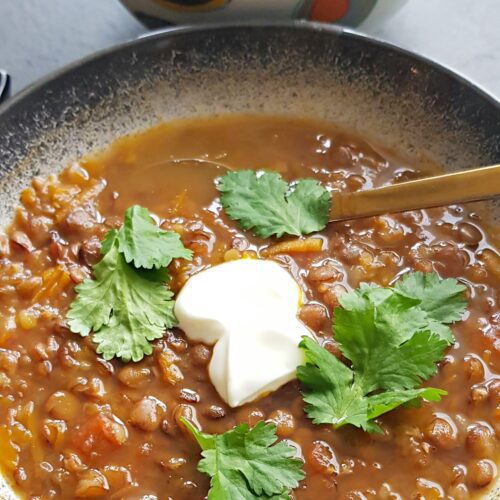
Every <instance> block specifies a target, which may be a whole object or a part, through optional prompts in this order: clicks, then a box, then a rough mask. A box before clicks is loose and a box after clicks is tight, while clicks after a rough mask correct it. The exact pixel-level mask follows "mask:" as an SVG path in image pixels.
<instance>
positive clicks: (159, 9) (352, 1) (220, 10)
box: [121, 0, 406, 28]
mask: <svg viewBox="0 0 500 500" xmlns="http://www.w3.org/2000/svg"><path fill="white" fill-rule="evenodd" d="M121 1H122V2H123V4H125V6H126V7H127V8H128V9H129V10H131V11H132V12H133V13H134V14H135V15H136V16H137V17H138V18H139V19H140V20H141V21H142V22H143V23H144V24H146V25H147V26H149V27H150V28H159V27H161V26H165V25H166V24H192V23H204V22H214V21H216V22H231V21H233V22H234V21H242V20H248V19H261V20H268V21H272V20H284V19H309V20H311V21H320V22H328V23H338V24H342V25H344V26H359V25H360V24H361V23H365V22H366V23H368V22H369V23H370V24H371V23H373V22H378V21H380V20H381V19H383V18H386V17H388V16H389V15H391V14H392V13H394V12H395V11H396V10H398V9H399V8H400V7H401V6H402V5H403V4H404V3H406V0H121Z"/></svg>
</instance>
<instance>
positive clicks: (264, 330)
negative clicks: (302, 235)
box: [175, 259, 311, 408]
mask: <svg viewBox="0 0 500 500" xmlns="http://www.w3.org/2000/svg"><path fill="white" fill-rule="evenodd" d="M301 304H302V291H301V289H300V287H299V285H298V284H297V282H296V281H295V280H294V278H293V277H292V276H291V275H290V274H289V273H288V272H287V271H286V270H285V269H283V268H282V267H281V266H280V265H279V264H277V263H276V262H274V261H270V260H256V259H241V260H235V261H230V262H226V263H224V264H220V265H217V266H214V267H212V268H209V269H206V270H203V271H201V272H199V273H198V274H195V275H194V276H192V277H191V278H190V279H189V280H188V281H187V283H186V284H185V285H184V287H183V288H182V290H181V292H180V293H179V295H178V297H177V300H176V304H175V314H176V316H177V319H178V320H179V327H180V328H181V329H182V330H184V332H185V333H186V335H187V337H188V338H189V339H191V340H194V341H197V342H203V343H205V344H208V345H213V344H215V347H214V350H213V355H212V359H211V361H210V364H209V367H208V371H209V375H210V379H211V381H212V383H213V385H214V386H215V388H216V390H217V392H218V393H219V394H220V396H221V397H222V398H223V399H224V401H226V402H227V404H228V405H229V406H231V407H233V408H234V407H236V406H241V405H243V404H245V403H248V402H249V401H253V400H255V399H257V398H259V397H261V396H263V395H265V394H267V393H269V392H271V391H275V390H276V389H278V388H279V387H281V386H282V385H283V384H285V383H286V382H289V381H290V380H293V379H294V378H295V370H296V368H297V366H298V365H300V364H301V363H302V362H303V356H302V353H301V351H300V349H299V348H298V344H299V342H300V339H301V337H302V336H303V335H309V336H310V335H311V333H310V331H309V329H308V328H307V327H306V326H305V325H304V324H303V323H301V321H300V320H299V319H298V318H297V312H298V309H299V307H300V305H301Z"/></svg>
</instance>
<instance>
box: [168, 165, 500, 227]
mask: <svg viewBox="0 0 500 500" xmlns="http://www.w3.org/2000/svg"><path fill="white" fill-rule="evenodd" d="M166 163H169V164H172V165H175V167H176V168H181V169H185V168H186V169H189V172H190V173H194V170H193V169H199V172H200V175H201V174H202V175H203V176H204V177H205V179H206V178H208V177H212V178H213V179H214V181H215V179H217V178H218V177H220V176H221V175H224V174H225V173H227V172H228V171H231V170H233V169H232V168H231V167H229V166H227V165H224V164H222V163H218V162H215V161H212V160H202V159H199V158H183V159H176V160H169V161H167V162H166ZM499 195H500V165H492V166H489V167H481V168H474V169H470V170H462V171H460V172H454V173H450V174H442V175H435V176H432V177H425V178H423V179H416V180H412V181H407V182H400V183H397V184H391V185H390V186H384V187H380V188H374V189H365V190H363V191H355V192H352V193H333V200H334V202H333V203H332V207H331V209H330V217H329V220H330V222H335V221H341V220H349V219H358V218H362V217H370V216H373V215H383V214H387V213H397V212H406V211H408V210H418V209H421V208H431V207H441V206H446V205H455V204H456V203H466V202H470V201H479V200H487V199H490V198H494V197H495V196H499Z"/></svg>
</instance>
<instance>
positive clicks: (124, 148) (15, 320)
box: [0, 116, 500, 499]
mask: <svg viewBox="0 0 500 500" xmlns="http://www.w3.org/2000/svg"><path fill="white" fill-rule="evenodd" d="M186 157H192V158H208V159H212V160H214V161H220V162H221V163H224V164H228V165H231V166H234V167H237V168H250V169H259V168H266V169H272V170H275V171H277V172H279V173H281V174H282V175H283V177H284V178H285V179H286V180H294V179H297V178H301V177H311V178H315V179H317V180H319V181H321V182H322V183H323V184H324V185H325V186H328V187H329V188H330V189H331V190H333V191H335V190H343V191H345V190H348V191H354V190H360V189H365V188H370V187H374V186H381V185H384V184H388V183H392V182H398V181H403V180H406V179H412V178H416V177H418V176H422V175H425V172H422V171H420V170H419V169H417V168H414V167H412V166H410V165H406V164H403V163H402V162H399V161H395V160H390V159H387V158H386V157H384V156H383V155H381V154H380V153H379V152H378V151H377V150H376V149H374V148H373V147H371V146H370V145H369V144H367V143H366V142H364V141H363V140H362V139H360V138H358V137H356V136H354V135H352V134H349V133H345V132H342V131H339V130H338V129H337V128H335V127H334V126H333V125H331V124H328V123H324V122H315V121H310V120H300V119H290V118H275V117H265V116H228V117H217V118H206V119H196V120H189V121H180V122H175V123H171V124H162V125H160V126H158V127H156V128H154V129H151V130H149V131H146V132H144V133H141V134H138V135H134V136H130V137H125V138H122V139H120V140H118V141H117V142H116V143H115V144H113V145H112V146H111V147H110V148H109V149H108V150H107V151H105V152H103V153H99V154H98V155H95V156H92V157H88V158H85V159H82V160H81V161H79V162H78V163H75V164H73V165H71V166H69V167H67V168H65V169H64V170H63V171H62V172H61V173H60V174H59V175H52V176H49V177H48V178H43V179H42V178H35V179H34V180H33V182H32V185H31V187H28V188H27V189H25V190H24V191H23V192H22V193H21V206H20V207H19V208H18V209H17V211H16V212H15V215H14V220H13V222H12V224H11V226H10V227H9V228H8V229H7V231H6V233H5V235H2V236H1V239H0V257H1V259H0V466H1V469H2V472H3V474H4V475H5V476H6V477H7V478H8V480H9V482H10V483H11V484H12V485H13V487H14V489H15V490H16V492H18V494H19V495H20V496H22V497H26V498H31V499H48V498H75V497H76V498H88V497H103V498H104V497H105V498H111V499H137V498H144V499H146V498H147V499H155V498H158V499H167V498H172V499H188V498H189V499H197V498H200V499H201V498H204V497H205V496H206V494H207V491H208V487H209V480H208V478H207V477H206V476H204V475H203V474H201V473H200V472H198V471H197V469H196V466H197V463H198V461H199V459H200V451H199V448H198V446H197V445H196V443H195V441H194V440H193V439H192V437H191V436H190V435H189V434H188V433H187V431H186V429H185V428H184V427H183V426H182V425H180V418H181V417H185V418H187V419H188V420H190V421H191V422H194V423H196V424H197V425H199V427H200V429H202V430H203V431H204V432H209V433H221V432H224V431H227V430H229V429H230V428H232V427H233V426H234V425H235V424H237V423H240V422H246V423H248V424H250V425H252V424H254V423H256V422H257V421H259V420H267V421H272V422H274V423H275V424H276V426H277V435H278V436H279V438H281V439H286V440H288V442H289V443H291V444H293V446H294V447H296V449H297V455H298V456H299V457H301V458H302V459H303V460H304V471H305V474H306V477H305V479H304V480H303V481H301V482H300V485H299V487H298V488H297V489H295V490H294V491H293V492H292V497H293V498H297V499H314V498H327V497H328V498H345V499H363V498H382V499H389V498H422V499H434V498H454V499H462V498H470V497H474V496H477V495H482V494H485V493H486V491H487V489H488V487H490V486H491V485H492V484H493V483H494V481H495V478H496V474H497V469H496V463H497V462H498V454H499V441H498V440H499V436H500V378H499V368H500V356H499V349H500V340H499V338H498V336H499V331H500V313H499V306H498V301H499V297H498V294H499V290H500V257H499V254H498V251H497V250H496V249H495V248H494V246H493V244H492V242H491V239H490V238H489V237H488V235H487V233H486V232H485V231H484V229H483V222H482V220H481V216H480V215H479V213H478V212H477V211H476V208H477V205H472V204H471V205H467V206H451V207H446V208H436V209H431V210H421V211H412V212H407V213H403V214H397V215H387V216H383V217H371V218H367V219H361V220H356V221H351V222H342V223H334V224H330V225H328V226H327V228H326V229H325V230H323V231H322V232H321V233H319V234H318V235H313V236H316V237H319V238H320V239H321V241H322V243H321V248H316V249H314V250H313V249H310V250H311V251H306V252H299V253H297V252H293V251H290V250H289V249H287V246H286V245H277V246H274V245H276V240H273V239H267V240H262V239H259V238H256V237H254V236H252V235H251V234H250V233H249V232H244V231H242V230H240V229H238V226H237V224H236V223H234V222H233V221H231V220H229V219H228V218H227V217H226V215H225V214H224V212H223V211H222V210H221V208H220V205H219V204H218V202H217V192H216V190H215V188H214V186H213V183H211V179H209V178H208V177H207V178H206V179H203V178H201V177H200V176H199V175H197V176H196V177H192V175H191V174H190V173H189V171H186V172H185V173H183V174H182V175H177V176H175V178H172V176H171V173H170V170H169V168H168V166H166V165H165V161H166V160H168V159H170V158H186ZM134 204H140V205H142V206H144V207H147V208H148V209H149V210H150V211H151V213H153V214H154V215H155V217H157V221H158V222H159V223H160V224H161V227H162V228H165V229H170V230H174V231H176V232H178V233H179V234H180V236H181V239H182V242H183V244H184V245H185V246H186V247H187V248H189V249H190V250H192V251H193V259H192V261H190V262H186V261H182V260H174V262H173V263H172V264H171V265H170V268H169V271H170V273H171V275H172V281H171V284H170V286H171V289H172V290H173V291H174V292H178V291H179V290H180V289H181V287H182V286H183V284H184V283H185V282H186V280H187V279H188V278H189V277H190V276H191V275H193V274H195V273H197V272H199V271H200V270H202V269H204V268H207V267H210V266H213V265H215V264H218V263H222V262H224V261H227V260H233V259H237V258H240V257H265V258H270V259H274V260H276V261H277V262H278V263H279V264H281V265H282V266H283V267H284V268H285V269H287V270H288V271H289V272H290V273H291V274H292V275H293V276H294V278H295V279H296V280H297V282H298V283H299V284H300V286H301V288H302V290H303V292H304V297H305V301H304V304H303V305H302V308H301V310H300V315H299V316H300V319H301V320H302V321H303V322H304V323H305V324H306V325H307V326H308V327H309V328H310V329H311V330H312V331H314V332H315V334H316V335H317V336H318V338H319V339H320V342H322V343H323V345H324V346H325V347H327V348H328V349H329V350H330V351H331V352H332V353H334V354H336V353H337V352H338V349H337V347H336V344H335V342H334V340H332V337H331V320H332V318H331V316H332V310H333V308H334V307H335V306H336V305H338V297H339V295H340V294H342V293H343V292H345V291H348V290H351V289H353V288H355V287H358V286H359V284H360V283H361V282H368V283H376V284H379V285H383V286H387V285H389V284H391V283H393V282H394V281H395V280H396V279H397V278H398V277H399V276H401V275H402V274H404V273H406V272H407V271H409V270H418V271H422V272H431V271H434V272H436V273H438V274H439V275H440V276H441V277H443V278H445V277H454V278H457V279H458V280H459V281H460V282H461V283H462V284H464V285H465V286H466V289H467V290H466V296H467V300H468V307H467V312H466V314H465V318H464V321H462V322H459V323H456V324H455V325H453V331H454V334H455V337H456V342H455V343H454V345H453V346H452V347H450V348H449V349H448V350H447V351H446V356H445V358H444V360H443V361H442V362H441V363H440V365H439V370H438V374H437V375H436V376H434V377H433V378H432V379H431V380H430V381H429V382H428V384H429V385H431V386H433V387H438V388H442V389H444V390H446V391H448V395H447V396H445V397H444V398H443V399H442V400H441V401H440V402H437V403H429V402H424V403H423V404H422V406H421V407H420V408H399V409H396V410H394V411H392V412H390V413H388V414H385V415H384V416H382V417H379V419H378V420H377V422H378V423H379V425H380V426H381V427H382V429H383V433H382V434H369V433H366V432H363V431H362V430H359V429H355V428H353V427H349V426H346V427H343V428H341V429H339V430H333V429H332V428H330V427H328V426H316V425H313V424H312V422H311V420H309V419H308V418H307V417H306V415H305V413H304V410H303V400H302V397H301V395H300V392H299V385H298V383H297V382H290V383H288V384H286V385H285V386H283V387H281V388H280V389H279V390H277V391H275V392H273V393H271V394H269V395H268V396H266V397H263V398H261V399H258V400H256V401H254V402H252V403H249V404H246V405H244V406H242V407H240V408H235V409H232V408H229V407H228V406H227V405H226V404H225V403H224V401H223V400H222V399H221V398H220V396H219V395H218V394H217V392H216V391H215V389H214V388H213V386H212V384H211V382H210V379H209V376H208V372H207V365H208V363H209V361H210V358H211V352H212V351H211V347H209V346H205V345H203V344H195V343H192V342H190V341H188V340H187V339H186V337H185V336H184V334H183V332H182V331H180V330H178V329H172V330H169V331H166V332H165V335H164V337H163V338H162V339H160V340H157V341H155V342H154V344H153V345H154V350H153V354H152V355H151V356H146V357H145V358H144V359H143V360H142V361H140V362H138V363H133V362H130V363H122V362H121V361H117V360H112V361H105V360H104V359H103V358H102V357H100V356H99V355H97V354H96V352H95V345H94V344H93V343H92V341H91V338H90V337H87V338H85V339H83V338H81V337H79V336H78V335H75V334H74V333H71V332H70V331H69V330H68V329H67V326H66V323H65V314H66V311H67V309H68V306H69V304H70V302H71V301H72V300H73V299H74V297H75V292H74V286H75V285H76V284H78V283H79V282H81V281H82V280H83V279H85V278H88V277H90V276H91V266H92V265H93V264H95V263H96V262H97V261H98V260H99V258H100V255H99V250H100V242H101V240H102V238H103V236H104V234H105V233H106V232H107V231H109V229H110V228H116V227H118V226H120V224H121V223H122V217H123V212H124V210H125V209H126V208H127V207H130V206H131V205H134ZM213 293H214V294H217V290H214V291H213ZM242 319H244V318H242ZM255 369H256V370H265V367H264V366H259V365H258V362H257V364H256V366H255Z"/></svg>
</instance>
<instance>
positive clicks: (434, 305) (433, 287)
mask: <svg viewBox="0 0 500 500" xmlns="http://www.w3.org/2000/svg"><path fill="white" fill-rule="evenodd" d="M394 289H395V290H396V291H397V292H398V293H400V294H401V295H404V296H406V297H411V298H414V299H417V300H419V301H420V308H421V309H423V310H424V311H425V312H427V314H428V315H429V317H430V318H432V319H434V320H436V321H439V322H441V323H452V322H453V321H458V320H460V317H461V315H462V313H463V311H464V308H465V305H466V300H465V298H464V295H463V292H464V291H465V286H464V285H460V284H458V283H457V281H456V280H454V279H444V280H440V279H439V277H438V275H437V274H435V273H429V274H423V273H420V272H416V273H410V274H407V275H406V276H404V277H403V278H402V279H401V280H399V281H398V282H397V283H396V285H395V287H394Z"/></svg>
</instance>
